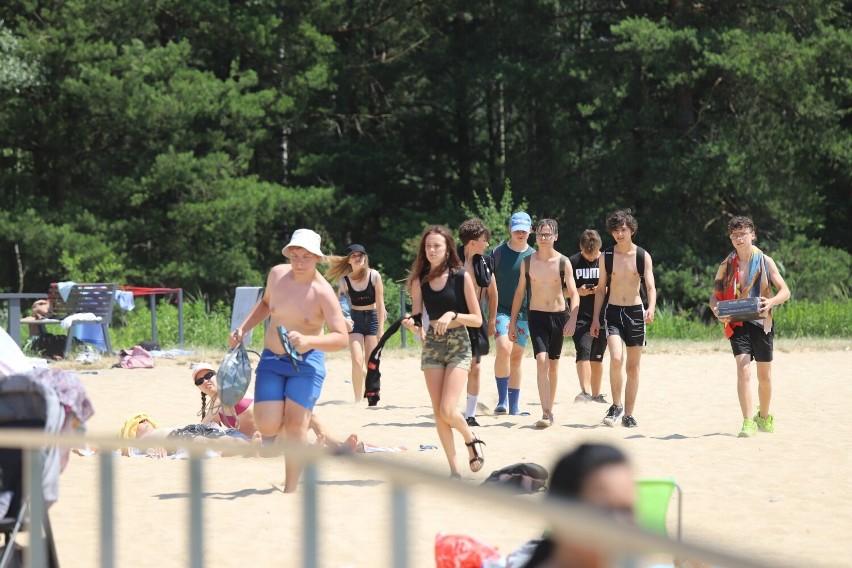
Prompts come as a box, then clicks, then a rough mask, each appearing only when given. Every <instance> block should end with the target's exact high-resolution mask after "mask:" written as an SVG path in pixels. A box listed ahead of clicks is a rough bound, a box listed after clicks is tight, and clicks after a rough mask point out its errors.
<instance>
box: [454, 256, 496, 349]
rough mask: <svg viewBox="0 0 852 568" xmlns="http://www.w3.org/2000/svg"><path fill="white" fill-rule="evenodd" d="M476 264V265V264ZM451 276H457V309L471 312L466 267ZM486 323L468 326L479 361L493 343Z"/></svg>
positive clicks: (468, 332)
mask: <svg viewBox="0 0 852 568" xmlns="http://www.w3.org/2000/svg"><path fill="white" fill-rule="evenodd" d="M477 257H479V258H482V257H481V256H479V255H478V254H477V255H476V256H474V257H473V258H474V259H476V258H477ZM474 266H476V265H475V264H474ZM489 275H490V273H489ZM451 278H455V282H453V284H454V285H455V292H456V311H457V312H458V313H460V314H466V313H469V312H468V311H467V301H466V300H465V297H464V269H459V270H458V271H457V272H456V273H455V274H453V275H452V276H451ZM477 285H478V283H477ZM486 325H488V324H486V323H485V322H482V325H481V326H479V327H468V328H467V335H468V337H470V348H471V351H472V355H473V357H474V359H476V360H477V361H479V360H480V359H481V358H482V356H483V355H488V352H489V351H490V350H491V344H490V342H489V341H488V329H487V328H486V327H485V326H486Z"/></svg>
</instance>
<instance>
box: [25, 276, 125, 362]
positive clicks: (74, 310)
mask: <svg viewBox="0 0 852 568" xmlns="http://www.w3.org/2000/svg"><path fill="white" fill-rule="evenodd" d="M115 289H116V285H115V284H75V285H74V286H73V287H72V288H71V291H70V292H69V293H68V298H67V299H63V298H62V294H60V293H59V287H58V286H57V285H56V284H51V285H50V292H49V293H48V297H47V299H48V301H49V302H50V314H51V316H52V317H50V318H46V319H35V318H32V317H29V318H23V319H21V323H27V324H30V325H39V326H45V325H50V324H58V323H61V322H62V320H63V319H65V318H67V317H68V316H73V315H77V314H86V313H90V314H93V315H94V316H95V319H92V320H80V321H75V322H74V325H72V326H71V328H69V329H68V339H67V340H66V341H65V353H64V356H65V357H66V358H67V357H68V353H69V352H70V350H71V338H72V337H73V333H72V330H73V329H74V326H77V325H98V326H100V327H101V329H102V330H103V335H104V343H105V345H106V350H107V353H112V343H111V342H110V338H109V325H110V323H112V310H113V306H114V305H115Z"/></svg>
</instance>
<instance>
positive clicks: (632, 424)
mask: <svg viewBox="0 0 852 568" xmlns="http://www.w3.org/2000/svg"><path fill="white" fill-rule="evenodd" d="M621 425H622V426H624V427H625V428H636V426H637V424H636V419H635V418H633V416H631V415H629V414H625V415H624V416H623V417H622V418H621Z"/></svg>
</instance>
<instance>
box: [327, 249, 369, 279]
mask: <svg viewBox="0 0 852 568" xmlns="http://www.w3.org/2000/svg"><path fill="white" fill-rule="evenodd" d="M349 256H350V255H347V256H327V257H325V260H326V264H328V270H326V271H325V277H326V279H327V280H328V281H329V282H331V283H332V284H337V281H338V280H340V279H341V278H343V277H344V276H349V275H350V274H352V266H351V265H350V264H349ZM369 273H370V257H369V256H367V255H366V254H365V255H364V274H369ZM361 277H363V274H360V275H358V276H357V278H361ZM357 278H356V279H357Z"/></svg>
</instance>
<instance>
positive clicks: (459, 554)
mask: <svg viewBox="0 0 852 568" xmlns="http://www.w3.org/2000/svg"><path fill="white" fill-rule="evenodd" d="M499 558H500V553H499V552H497V549H495V548H494V547H492V546H489V545H487V544H485V543H484V542H482V541H480V540H477V539H475V538H473V537H472V536H468V535H466V534H444V533H438V534H437V535H436V536H435V568H481V566H482V565H483V564H485V563H486V562H489V561H491V560H497V559H499Z"/></svg>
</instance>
